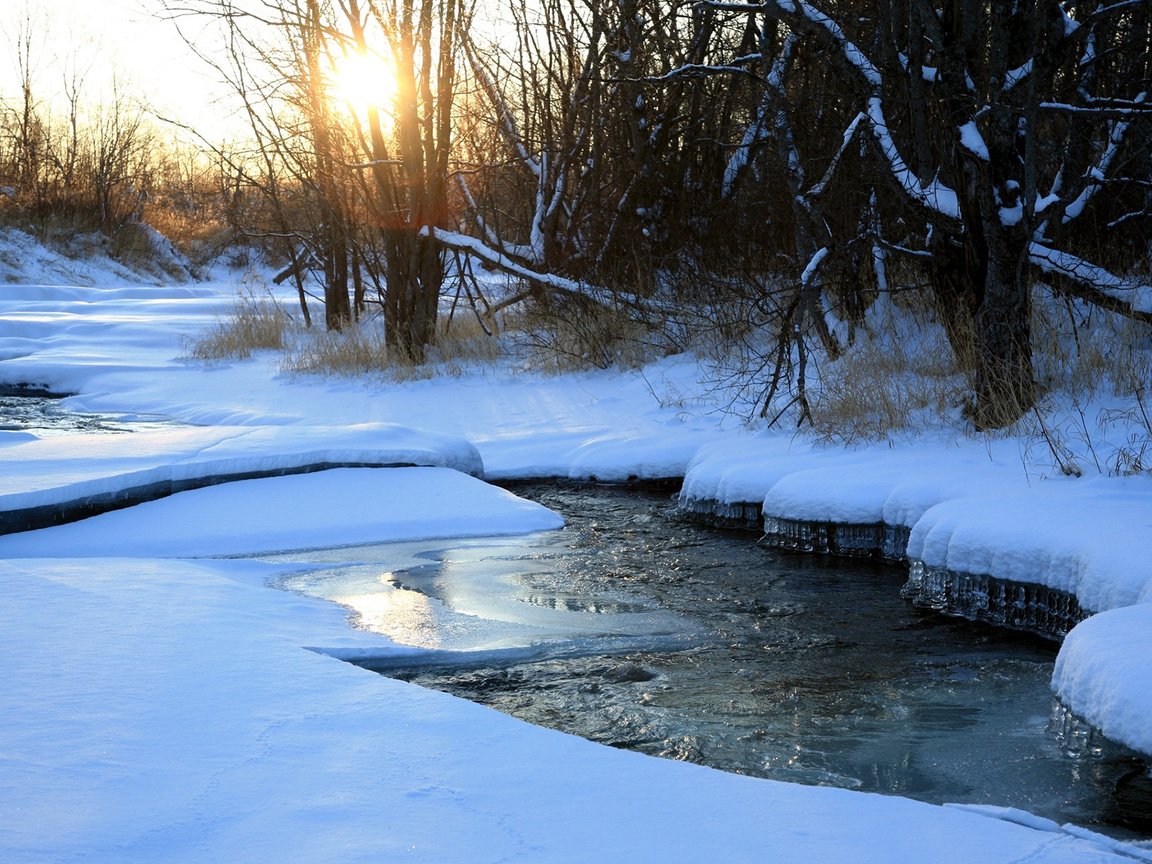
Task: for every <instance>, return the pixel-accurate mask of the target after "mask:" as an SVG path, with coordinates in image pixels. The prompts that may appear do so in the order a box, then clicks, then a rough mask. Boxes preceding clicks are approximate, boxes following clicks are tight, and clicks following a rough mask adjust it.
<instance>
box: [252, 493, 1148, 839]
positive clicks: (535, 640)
mask: <svg viewBox="0 0 1152 864" xmlns="http://www.w3.org/2000/svg"><path fill="white" fill-rule="evenodd" d="M511 488H512V491H514V492H516V493H517V494H519V495H521V496H523V497H525V498H530V499H532V500H536V501H539V502H540V503H542V504H545V505H546V506H549V507H551V508H553V509H554V510H557V511H558V512H560V513H562V514H563V515H564V516H565V518H566V520H567V522H568V524H567V527H566V528H565V529H563V530H562V531H551V532H543V533H539V534H533V535H527V536H524V537H513V538H507V537H505V538H486V539H465V540H455V541H452V540H449V541H424V542H417V543H400V544H382V545H379V546H369V547H356V548H352V549H337V550H319V551H314V552H310V553H295V554H291V555H284V556H276V557H273V558H271V559H269V560H278V561H292V562H301V561H304V562H310V563H312V564H316V565H317V566H318V569H315V570H309V571H307V572H303V573H295V574H293V575H290V576H287V577H284V578H283V579H282V580H281V582H280V584H279V587H282V588H285V589H288V590H293V591H299V592H303V593H306V594H309V595H313V596H319V597H325V598H328V599H331V600H335V601H337V602H340V603H343V604H345V605H346V606H347V607H348V608H349V609H350V610H352V614H353V616H354V621H355V624H356V626H359V627H363V628H366V629H369V630H373V631H376V632H379V633H382V634H384V635H387V636H389V637H391V638H392V639H394V640H395V641H396V642H398V643H401V644H404V645H409V646H414V647H417V648H420V649H423V650H421V651H418V652H416V653H413V654H405V655H403V656H398V657H393V658H389V659H388V660H386V661H384V660H381V661H376V662H374V663H371V664H367V663H366V664H364V665H368V666H369V668H374V669H376V670H377V671H379V672H381V673H382V674H385V675H389V676H391V677H395V678H400V679H403V680H405V681H410V682H413V683H416V684H419V685H421V686H424V687H430V688H435V689H438V690H443V691H446V692H448V693H452V694H455V695H457V696H460V697H463V698H467V699H471V700H472V701H475V702H479V703H482V704H484V705H488V706H490V707H492V708H495V709H497V710H499V711H503V712H505V713H508V714H511V715H513V716H516V717H519V718H521V719H523V720H526V721H528V722H531V723H535V724H538V725H541V726H547V727H551V728H554V729H559V730H562V731H565V732H569V733H572V734H575V735H580V736H582V737H584V738H588V739H590V740H593V741H597V742H601V743H603V744H606V745H608V746H612V747H621V748H627V749H630V750H637V751H640V752H643V753H648V754H651V755H654V756H660V757H666V758H673V759H682V760H687V761H691V762H696V763H700V764H704V765H709V766H712V767H715V768H719V769H721V770H724V771H732V772H736V773H741V774H749V775H754V776H758V777H767V778H772V779H776V780H783V781H790V782H797V783H806V784H815V785H826V786H836V787H842V788H848V789H858V790H864V791H872V792H880V793H886V794H899V795H904V796H907V797H910V798H916V799H919V800H922V801H928V802H933V803H945V802H959V803H971V804H989V805H997V806H1004V807H1017V808H1021V809H1024V810H1027V811H1029V812H1032V813H1035V814H1037V815H1040V816H1045V817H1048V818H1050V819H1054V820H1056V821H1058V822H1061V823H1063V822H1074V823H1077V824H1080V825H1085V826H1089V827H1092V828H1094V829H1095V830H1103V831H1107V832H1108V833H1113V834H1116V835H1117V836H1130V835H1128V834H1127V833H1126V832H1124V831H1121V830H1119V829H1116V828H1114V827H1113V825H1112V823H1114V822H1115V821H1116V814H1115V812H1114V802H1113V790H1114V788H1115V785H1116V782H1117V780H1118V778H1120V777H1121V776H1122V775H1123V774H1125V773H1126V772H1128V771H1130V770H1132V769H1133V768H1135V767H1137V763H1135V762H1133V761H1132V760H1131V759H1130V758H1129V757H1128V756H1126V755H1124V754H1122V753H1104V754H1096V755H1094V756H1084V755H1080V756H1078V757H1074V756H1072V755H1069V754H1068V753H1067V752H1065V751H1064V749H1063V747H1062V745H1061V741H1060V740H1059V739H1058V737H1057V735H1056V734H1055V732H1054V731H1053V730H1052V729H1050V728H1049V727H1050V719H1051V715H1052V707H1053V699H1052V695H1051V691H1050V689H1049V678H1050V675H1051V670H1052V663H1053V660H1054V658H1055V653H1056V646H1055V645H1054V644H1053V643H1051V642H1048V641H1045V640H1041V639H1038V638H1032V637H1029V636H1026V635H1022V634H1018V633H1011V632H1006V631H998V630H994V629H992V628H988V627H984V626H980V625H976V624H973V623H970V622H967V621H959V620H955V619H950V618H945V617H942V616H939V615H935V614H932V613H928V612H923V611H920V610H917V609H914V608H913V607H911V606H910V605H909V604H907V603H906V602H904V601H903V600H901V599H900V597H899V593H898V592H899V589H900V586H901V585H902V584H903V581H904V579H905V576H906V573H905V571H904V569H903V568H900V567H896V566H890V565H883V564H872V563H868V562H860V561H850V560H843V559H830V558H826V557H819V556H804V555H795V554H789V553H782V552H779V551H775V550H770V549H766V548H763V547H760V546H758V545H757V544H756V543H755V535H751V534H747V533H738V532H723V531H718V530H715V529H711V528H705V527H701V526H699V525H696V524H694V523H693V522H691V521H689V520H688V519H686V518H684V517H683V516H681V515H680V514H678V513H677V512H676V510H675V506H674V502H673V501H672V500H671V497H670V494H671V492H670V490H669V491H661V492H652V491H649V492H642V491H636V490H628V489H622V488H619V487H604V486H593V485H576V484H557V483H547V484H544V483H541V484H527V485H525V484H520V485H515V486H512V487H511Z"/></svg>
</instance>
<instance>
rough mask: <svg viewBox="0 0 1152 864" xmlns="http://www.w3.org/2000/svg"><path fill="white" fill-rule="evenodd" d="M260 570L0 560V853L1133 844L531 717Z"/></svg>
mask: <svg viewBox="0 0 1152 864" xmlns="http://www.w3.org/2000/svg"><path fill="white" fill-rule="evenodd" d="M378 473H394V472H378ZM268 573H269V568H268V566H267V565H258V564H256V563H254V562H241V561H218V562H211V563H208V562H204V563H191V562H179V561H155V560H146V559H109V560H105V561H101V562H94V561H93V560H91V559H78V560H67V559H54V560H42V561H16V562H3V563H0V578H2V579H3V581H4V585H5V604H6V611H7V613H8V616H9V621H11V622H18V625H17V626H7V627H5V628H4V629H3V630H2V631H0V652H3V656H4V657H5V698H4V707H3V710H2V711H0V740H2V741H3V742H4V748H3V755H2V756H0V759H2V760H3V770H2V771H0V802H3V805H4V806H3V807H2V808H0V854H2V856H3V857H4V859H5V860H7V861H13V862H17V861H18V862H21V864H41V862H42V864H49V862H50V864H62V862H70V861H77V862H78V861H88V862H109V864H111V862H117V864H133V862H141V864H144V862H146V864H185V862H186V864H203V862H205V861H227V862H229V864H249V862H251V864H266V862H268V861H277V862H283V864H295V862H300V864H317V862H329V861H330V862H351V861H362V862H367V861H373V862H393V861H400V860H418V861H421V862H428V864H437V862H443V864H460V862H496V861H510V860H522V861H531V862H533V864H550V862H571V864H576V862H588V861H598V862H604V864H628V862H638V861H662V862H669V864H676V862H692V864H698V862H701V861H725V862H738V861H760V860H780V861H796V860H807V861H828V862H831V861H842V860H844V859H845V858H846V857H847V858H850V859H851V860H852V861H855V862H861V864H867V862H876V864H904V862H907V864H921V862H924V861H928V860H931V861H933V862H937V864H951V862H955V864H970V862H973V861H979V862H982V864H996V862H1002V864H1009V862H1015V861H1022V860H1028V861H1030V862H1034V864H1120V862H1122V861H1131V860H1132V858H1131V857H1128V856H1129V855H1130V854H1138V853H1139V850H1138V849H1137V848H1136V847H1124V849H1122V850H1120V851H1112V850H1111V849H1110V846H1109V841H1106V840H1104V839H1103V838H1100V839H1095V838H1081V837H1076V836H1073V835H1072V834H1071V833H1070V832H1069V831H1066V830H1063V829H1060V828H1058V827H1056V826H1054V825H1051V824H1045V825H1040V826H1027V825H1021V824H1016V823H1015V822H1013V821H1011V820H1008V819H1002V818H989V817H988V815H982V814H978V813H973V812H967V811H964V810H959V809H954V808H941V807H934V806H931V805H927V804H921V803H917V802H913V801H909V800H906V799H900V798H894V797H883V796H878V795H864V794H859V793H853V792H846V791H843V790H837V789H827V788H816V787H800V786H792V785H788V784H781V783H774V782H770V781H763V780H757V779H753V778H748V777H740V776H736V775H730V774H723V773H721V772H718V771H712V770H709V769H706V768H701V767H698V766H694V765H689V764H686V763H680V762H674V761H669V760H663V759H653V758H650V757H647V756H642V755H639V754H634V753H626V752H621V751H618V750H613V749H611V748H606V747H602V746H599V745H595V744H591V743H589V742H587V741H584V740H582V739H579V738H575V737H572V736H568V735H563V734H560V733H557V732H552V731H549V730H544V729H540V728H536V727H533V726H529V725H527V724H525V723H522V722H520V721H517V720H515V719H512V718H510V717H506V716H504V715H501V714H498V713H496V712H494V711H490V710H488V709H485V708H483V707H481V706H478V705H474V704H472V703H469V702H466V701H463V700H459V699H455V698H452V697H449V696H447V695H444V694H441V693H436V692H432V691H428V690H424V689H422V688H420V687H416V686H413V685H409V684H405V683H402V682H399V681H395V680H391V679H388V678H384V677H381V676H379V675H376V674H373V673H370V672H367V671H365V670H363V669H358V668H356V667H353V666H350V665H347V664H345V663H342V662H340V661H337V660H335V659H333V658H331V657H328V656H324V655H323V654H320V653H316V652H314V651H308V650H304V649H303V648H302V647H301V646H303V645H327V644H340V645H344V646H349V645H352V644H362V645H365V646H367V645H369V644H372V645H382V644H384V641H383V640H382V639H380V637H374V636H370V635H368V634H364V633H355V632H353V631H351V630H349V629H348V628H347V627H346V626H345V625H344V622H343V615H342V612H341V610H340V609H339V608H338V607H335V606H333V605H332V604H328V603H321V602H319V601H312V600H309V599H308V598H304V597H300V596H296V595H292V594H288V593H285V592H279V591H271V590H268V589H266V588H264V587H262V585H261V583H262V581H263V578H264V577H265V576H267V575H268ZM1113 845H1114V844H1113ZM1126 852H1127V853H1128V854H1125V853H1126Z"/></svg>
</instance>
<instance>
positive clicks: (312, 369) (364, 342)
mask: <svg viewBox="0 0 1152 864" xmlns="http://www.w3.org/2000/svg"><path fill="white" fill-rule="evenodd" d="M501 354H502V347H501V342H500V340H499V339H498V338H497V337H496V336H495V335H494V334H491V333H489V332H487V331H486V330H485V329H484V328H483V327H482V326H481V325H480V322H479V321H477V320H476V319H475V317H473V316H467V315H463V316H456V317H454V318H452V319H451V320H449V319H444V320H441V321H440V323H439V324H438V326H437V337H436V344H435V345H433V346H430V347H429V349H428V351H427V355H426V360H425V362H424V363H422V364H415V363H412V362H411V361H410V360H408V359H406V358H398V357H396V356H394V354H393V352H390V351H389V350H388V341H387V338H386V336H385V333H384V330H383V328H382V327H381V326H380V325H379V322H378V321H376V320H372V321H365V322H361V323H358V324H355V325H353V326H351V327H348V328H347V329H346V330H344V331H342V332H328V333H312V334H309V335H308V337H307V338H305V339H301V340H300V341H299V343H298V344H297V345H296V346H294V348H293V350H292V351H291V352H289V353H288V354H287V355H286V356H285V358H284V363H283V368H284V369H285V370H286V371H290V372H301V373H305V374H315V375H343V376H354V375H372V374H378V375H379V374H382V375H387V376H388V377H389V378H392V379H393V380H398V381H408V380H416V379H424V378H432V377H435V376H437V375H460V374H463V372H464V370H465V369H466V368H468V367H473V366H477V365H483V364H486V363H494V362H495V361H496V360H498V359H499V358H500V356H501Z"/></svg>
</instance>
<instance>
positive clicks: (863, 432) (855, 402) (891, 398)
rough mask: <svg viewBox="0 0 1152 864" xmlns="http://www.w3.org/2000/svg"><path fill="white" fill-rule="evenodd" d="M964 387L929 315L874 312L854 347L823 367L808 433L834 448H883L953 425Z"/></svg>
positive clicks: (919, 309) (912, 308) (911, 310)
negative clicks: (929, 428)
mask: <svg viewBox="0 0 1152 864" xmlns="http://www.w3.org/2000/svg"><path fill="white" fill-rule="evenodd" d="M966 385H967V382H966V380H965V377H964V375H963V373H962V371H961V368H960V364H959V363H958V362H957V361H956V357H955V355H954V354H953V353H952V350H951V348H950V347H949V345H948V341H947V339H946V338H945V336H944V333H943V331H942V329H941V328H940V327H939V326H938V325H936V324H935V323H933V322H932V321H931V316H930V313H929V312H928V310H927V309H926V308H925V307H923V306H920V305H918V304H917V303H916V302H914V301H913V302H912V303H909V304H905V305H902V306H901V307H895V306H893V307H891V308H889V309H887V310H883V311H880V310H873V311H872V312H871V313H870V319H869V321H868V324H867V326H866V327H865V328H864V329H862V330H860V331H858V332H857V336H856V339H855V342H854V344H852V345H851V346H849V347H848V349H847V350H846V351H845V352H844V354H843V355H842V356H841V357H840V358H839V359H838V360H835V361H831V362H828V361H825V363H824V364H823V365H822V366H821V367H820V369H819V382H818V385H817V386H815V387H814V388H813V389H812V391H811V392H810V394H809V404H810V406H811V420H812V429H813V431H814V432H815V433H816V434H817V435H819V436H820V437H822V438H825V439H826V440H830V441H838V442H857V441H882V440H886V439H889V438H891V437H892V436H893V435H898V434H900V433H906V432H913V431H915V430H917V429H922V428H924V427H925V426H926V425H934V426H939V425H941V424H946V425H952V424H955V423H956V422H957V418H958V416H959V410H960V408H961V407H962V405H963V401H964V397H965V394H966V393H967V386H966Z"/></svg>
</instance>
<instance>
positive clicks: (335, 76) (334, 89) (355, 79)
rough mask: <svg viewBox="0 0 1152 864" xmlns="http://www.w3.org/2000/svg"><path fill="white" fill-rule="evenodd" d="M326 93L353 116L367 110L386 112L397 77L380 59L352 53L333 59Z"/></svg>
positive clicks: (373, 55)
mask: <svg viewBox="0 0 1152 864" xmlns="http://www.w3.org/2000/svg"><path fill="white" fill-rule="evenodd" d="M329 91H330V93H331V95H332V99H333V100H334V101H335V102H336V103H337V105H339V106H340V107H342V108H345V109H347V110H349V111H350V112H352V113H355V114H360V113H361V112H363V111H367V110H368V109H369V108H379V109H380V110H382V111H384V112H385V113H387V112H388V111H389V110H390V108H391V106H392V102H393V100H394V98H395V96H396V75H395V73H394V72H393V70H392V67H391V64H389V63H388V62H387V61H386V60H384V59H383V58H382V57H380V56H378V55H375V54H363V53H360V52H353V53H349V54H345V55H344V56H343V57H339V58H337V59H336V61H335V63H334V68H333V70H332V76H331V78H330V81H329Z"/></svg>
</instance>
